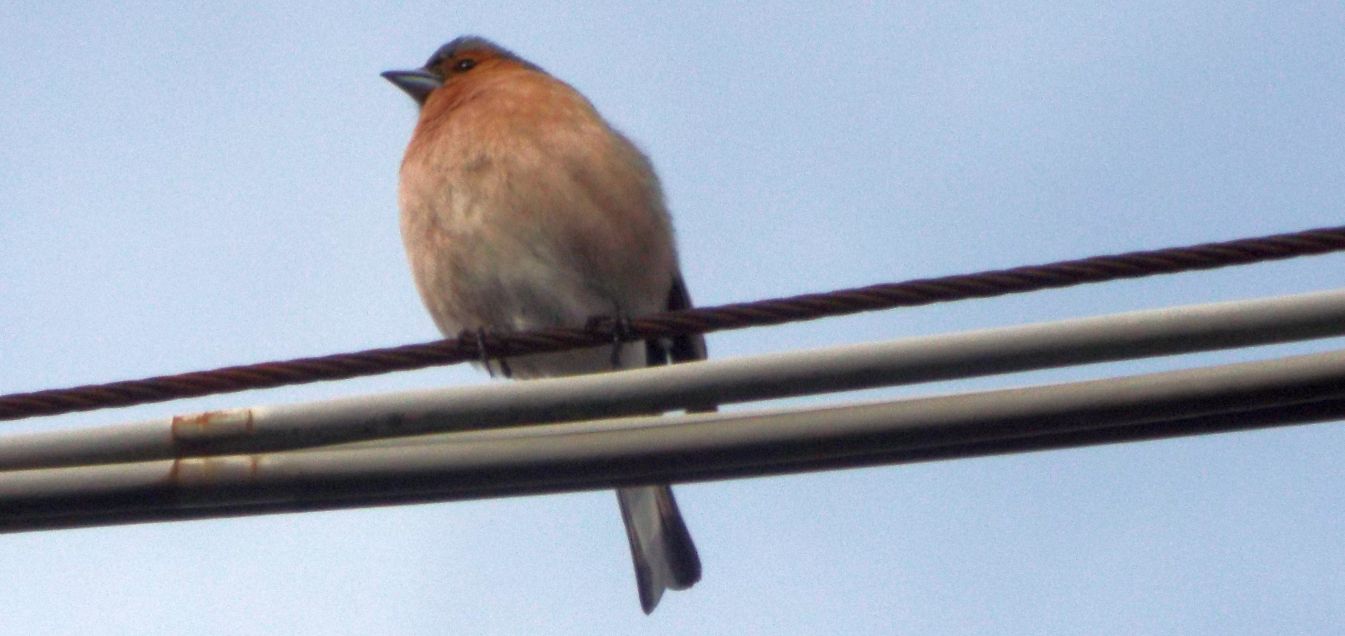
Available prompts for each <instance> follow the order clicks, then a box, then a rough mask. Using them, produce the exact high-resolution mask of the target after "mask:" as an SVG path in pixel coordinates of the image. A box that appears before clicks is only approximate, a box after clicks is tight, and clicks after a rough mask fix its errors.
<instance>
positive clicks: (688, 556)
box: [616, 275, 715, 614]
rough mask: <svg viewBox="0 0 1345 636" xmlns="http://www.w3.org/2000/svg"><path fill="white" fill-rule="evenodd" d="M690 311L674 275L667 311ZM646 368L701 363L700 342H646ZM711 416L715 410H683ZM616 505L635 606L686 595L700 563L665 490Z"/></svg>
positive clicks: (653, 489)
mask: <svg viewBox="0 0 1345 636" xmlns="http://www.w3.org/2000/svg"><path fill="white" fill-rule="evenodd" d="M689 307H691V297H690V296H689V295H688V294H687V288H686V285H685V284H684V283H683V282H682V277H681V276H680V275H679V276H677V277H675V278H674V279H673V284H672V288H671V289H670V290H669V292H668V309H670V310H677V309H687V308H689ZM646 344H647V348H646V353H647V355H646V364H648V365H649V366H659V365H664V364H670V363H678V362H688V361H692V360H704V359H705V337H704V336H701V335H699V334H697V335H694V336H677V337H674V338H672V339H671V340H668V341H663V342H659V341H649V342H647V343H646ZM688 410H689V411H691V412H696V411H713V410H715V407H713V406H710V407H701V408H693V409H688ZM616 498H617V500H618V501H620V502H621V520H622V521H624V522H626V538H628V539H630V555H631V560H633V561H634V562H635V582H636V584H637V585H638V586H639V588H640V607H642V608H644V613H646V614H648V613H650V612H652V611H654V608H655V607H657V606H658V602H659V599H661V598H663V592H664V591H666V590H685V589H687V588H689V587H691V586H692V585H695V584H696V581H699V580H701V558H700V555H698V554H696V544H694V543H692V542H691V533H690V532H689V531H687V524H686V522H685V521H683V520H682V513H681V512H679V511H678V510H677V500H676V499H674V498H673V493H672V488H669V487H668V486H641V487H638V488H621V489H619V490H617V491H616Z"/></svg>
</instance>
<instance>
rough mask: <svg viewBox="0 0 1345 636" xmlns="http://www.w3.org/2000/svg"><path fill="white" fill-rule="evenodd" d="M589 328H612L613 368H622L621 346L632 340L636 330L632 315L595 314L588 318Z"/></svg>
mask: <svg viewBox="0 0 1345 636" xmlns="http://www.w3.org/2000/svg"><path fill="white" fill-rule="evenodd" d="M586 328H587V329H592V330H606V329H608V328H610V329H611V330H612V358H611V362H612V368H613V369H620V368H621V347H622V345H624V344H626V342H627V341H629V340H632V339H633V338H634V335H635V330H634V329H632V328H631V324H630V316H627V315H626V314H617V315H616V316H594V317H592V318H589V319H588V325H587V327H586Z"/></svg>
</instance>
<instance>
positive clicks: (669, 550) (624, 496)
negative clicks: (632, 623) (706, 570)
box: [616, 486, 701, 614]
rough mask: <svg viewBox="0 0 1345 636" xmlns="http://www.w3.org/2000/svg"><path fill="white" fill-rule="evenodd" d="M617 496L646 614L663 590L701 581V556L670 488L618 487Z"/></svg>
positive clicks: (689, 585)
mask: <svg viewBox="0 0 1345 636" xmlns="http://www.w3.org/2000/svg"><path fill="white" fill-rule="evenodd" d="M616 497H617V500H618V501H620V502H621V519H622V521H625V522H626V536H627V537H628V538H629V539H630V554H631V559H632V560H634V561H635V579H636V583H637V584H638V585H639V586H640V607H642V608H644V613H646V614H648V613H650V612H652V611H654V607H655V606H657V605H658V602H659V599H660V598H662V597H663V591H664V590H669V589H672V590H684V589H686V588H689V587H691V586H692V585H693V584H695V583H696V581H699V580H701V559H700V556H699V555H697V554H696V545H695V544H694V543H692V542H691V533H690V532H688V531H687V526H686V523H685V522H684V521H682V513H681V512H679V511H678V510H677V500H676V499H673V493H672V489H671V488H669V487H668V486H641V487H639V488H621V489H619V490H617V491H616Z"/></svg>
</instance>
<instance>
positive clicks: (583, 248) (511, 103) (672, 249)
mask: <svg viewBox="0 0 1345 636" xmlns="http://www.w3.org/2000/svg"><path fill="white" fill-rule="evenodd" d="M382 76H383V77H384V78H385V79H387V80H388V81H390V82H392V84H394V85H395V86H396V87H397V88H399V89H401V90H402V91H404V92H405V93H406V94H407V95H410V96H411V98H412V99H413V100H414V101H415V103H416V105H417V106H418V108H419V115H418V119H417V122H416V126H415V129H414V131H413V132H412V134H411V139H410V141H409V143H408V144H407V147H406V153H405V155H404V157H403V159H402V163H401V169H400V175H399V182H398V192H397V198H398V206H399V208H400V211H401V213H400V225H401V234H402V242H403V244H404V247H405V248H406V254H407V259H408V261H409V262H410V267H411V272H412V277H413V278H414V280H415V284H416V289H417V291H418V292H419V293H420V297H421V300H422V301H423V302H424V304H425V306H426V308H427V309H428V310H429V313H430V316H431V317H432V318H433V320H434V323H435V325H436V326H437V327H438V328H439V330H440V332H442V333H443V334H444V335H445V336H446V337H454V336H460V335H463V336H465V335H466V334H469V333H472V332H475V333H477V334H478V335H480V334H482V333H484V332H486V331H488V332H491V333H509V332H516V331H525V330H531V329H540V328H547V327H582V326H585V325H589V324H592V321H593V320H595V319H602V318H610V319H615V320H617V321H618V324H621V321H625V320H628V319H629V318H630V317H635V316H640V315H644V314H649V313H655V312H661V311H669V310H678V309H687V308H690V307H691V306H692V305H691V298H690V296H689V294H688V292H687V287H686V284H685V283H684V281H683V278H682V275H681V270H680V266H679V264H678V255H677V249H676V245H675V241H674V237H673V229H672V222H671V219H670V217H669V214H668V210H667V205H666V203H665V199H664V195H663V189H662V185H661V184H660V182H659V178H658V176H657V175H656V174H655V172H654V168H653V165H652V164H651V163H650V160H649V159H648V157H647V156H646V155H645V154H644V153H643V152H642V151H641V150H640V149H639V148H637V147H636V145H635V144H634V143H633V142H631V141H630V139H628V138H627V137H626V136H625V135H623V134H622V133H620V132H618V131H617V130H616V129H615V128H614V127H613V126H612V125H611V124H609V123H608V122H607V120H606V119H604V118H603V117H602V115H601V114H599V113H598V111H597V109H596V108H595V107H594V106H593V104H592V103H591V102H590V101H589V100H588V99H587V98H586V97H584V96H583V95H582V94H581V93H580V92H579V91H578V90H576V89H575V88H574V87H572V86H570V85H569V84H567V83H565V82H563V81H561V80H559V79H557V78H556V77H554V76H552V75H551V74H550V73H548V72H546V71H545V70H543V69H542V68H541V67H539V66H537V65H535V64H533V63H531V62H529V61H527V60H525V59H523V58H522V57H520V56H518V55H516V54H514V53H513V52H511V51H510V50H508V49H505V48H503V47H501V46H499V45H497V44H495V43H494V42H492V41H490V40H487V39H485V38H482V37H479V36H473V35H465V36H462V37H458V38H456V39H454V40H452V41H450V42H448V43H447V44H444V45H443V46H441V47H440V48H439V49H438V50H436V51H435V52H434V54H433V55H431V56H430V58H429V60H428V61H427V62H426V63H425V65H424V66H422V67H420V68H416V69H411V70H396V71H387V72H384V73H383V74H382ZM483 330H484V331H483ZM484 357H485V356H484V355H483V358H484ZM705 357H706V348H705V339H704V337H703V336H700V335H694V336H679V337H676V338H671V339H664V340H653V341H645V342H627V343H624V344H614V345H613V347H612V348H607V347H596V348H587V349H579V350H574V351H565V352H557V353H547V354H532V355H525V356H514V357H509V358H507V359H506V358H497V359H490V358H486V359H483V361H482V362H481V363H479V364H478V366H484V367H485V368H486V370H488V371H490V372H491V375H492V376H494V375H496V374H497V373H499V374H502V375H505V376H508V377H512V378H514V379H520V380H527V379H532V378H544V377H557V376H568V375H576V374H583V373H598V372H604V371H610V370H615V369H618V368H635V367H642V366H652V365H659V364H669V363H677V362H687V361H694V360H702V359H704V358H705ZM617 500H618V502H619V504H620V509H621V514H622V520H623V522H624V523H625V527H626V536H627V539H628V541H629V544H630V551H631V557H632V560H633V562H634V565H635V575H636V584H637V588H638V590H639V596H640V606H641V608H642V609H643V610H644V612H645V613H646V614H649V613H650V612H652V611H653V610H654V608H655V607H656V606H657V605H658V603H659V600H660V599H661V598H662V596H663V593H664V591H665V590H669V589H672V590H682V589H686V588H689V587H691V586H692V585H694V584H695V583H696V582H697V581H699V580H700V578H701V563H700V557H699V555H698V553H697V551H696V546H695V544H694V543H693V542H692V540H691V534H690V532H689V531H688V530H687V525H686V522H685V521H684V520H683V518H682V514H681V512H680V510H679V509H678V506H677V501H676V499H674V497H673V493H672V489H671V487H669V486H668V485H651V486H638V487H625V488H620V489H618V491H617Z"/></svg>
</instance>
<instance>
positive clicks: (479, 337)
mask: <svg viewBox="0 0 1345 636" xmlns="http://www.w3.org/2000/svg"><path fill="white" fill-rule="evenodd" d="M493 336H494V334H493V333H492V332H491V330H490V329H489V328H486V327H477V328H476V329H463V330H462V332H461V333H459V334H458V339H459V340H468V339H471V340H474V341H476V352H477V355H478V356H480V360H481V366H483V367H485V368H486V373H489V374H490V377H492V378H493V377H495V368H496V367H495V366H492V365H491V356H490V345H489V344H488V341H489V339H490V338H491V337H493ZM495 362H497V363H498V365H499V369H500V375H502V376H504V378H505V379H509V378H512V377H513V376H514V372H513V371H512V370H511V369H510V368H509V360H508V359H506V358H505V357H504V356H500V357H499V358H496V359H495Z"/></svg>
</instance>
